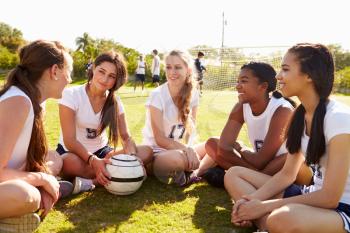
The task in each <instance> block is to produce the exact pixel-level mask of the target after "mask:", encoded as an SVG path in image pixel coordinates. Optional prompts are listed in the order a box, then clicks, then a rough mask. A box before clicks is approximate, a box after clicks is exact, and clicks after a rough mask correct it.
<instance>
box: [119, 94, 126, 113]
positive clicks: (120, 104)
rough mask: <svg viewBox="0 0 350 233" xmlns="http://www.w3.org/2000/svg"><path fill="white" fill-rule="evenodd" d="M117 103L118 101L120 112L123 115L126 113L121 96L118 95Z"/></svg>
mask: <svg viewBox="0 0 350 233" xmlns="http://www.w3.org/2000/svg"><path fill="white" fill-rule="evenodd" d="M117 103H118V114H119V115H122V114H123V113H125V108H124V104H123V102H122V100H121V99H120V97H119V96H117Z"/></svg>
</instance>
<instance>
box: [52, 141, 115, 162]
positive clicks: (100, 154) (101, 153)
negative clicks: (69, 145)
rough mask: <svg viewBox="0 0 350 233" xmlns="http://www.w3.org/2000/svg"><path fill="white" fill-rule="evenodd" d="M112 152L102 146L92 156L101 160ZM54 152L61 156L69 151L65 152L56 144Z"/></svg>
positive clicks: (109, 148) (110, 149) (107, 147)
mask: <svg viewBox="0 0 350 233" xmlns="http://www.w3.org/2000/svg"><path fill="white" fill-rule="evenodd" d="M112 150H113V148H111V147H109V146H104V147H102V148H101V149H98V150H97V151H95V152H94V153H93V154H94V155H96V156H97V157H99V158H100V159H103V158H104V157H106V155H107V154H108V153H109V152H111V151H112ZM56 151H57V153H58V154H59V155H63V154H65V153H67V152H69V151H66V150H65V149H64V147H63V146H62V145H61V144H60V143H58V144H57V148H56Z"/></svg>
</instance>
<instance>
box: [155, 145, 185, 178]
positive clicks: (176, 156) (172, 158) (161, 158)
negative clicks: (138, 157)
mask: <svg viewBox="0 0 350 233" xmlns="http://www.w3.org/2000/svg"><path fill="white" fill-rule="evenodd" d="M185 156H186V155H184V153H183V152H182V151H181V150H167V151H162V152H159V153H157V154H156V156H155V158H154V162H153V173H154V175H155V176H156V177H157V178H158V179H159V180H160V181H162V182H165V183H168V182H169V180H168V179H169V177H174V176H176V175H175V174H181V173H183V172H184V171H187V170H188V167H187V161H186V157H185Z"/></svg>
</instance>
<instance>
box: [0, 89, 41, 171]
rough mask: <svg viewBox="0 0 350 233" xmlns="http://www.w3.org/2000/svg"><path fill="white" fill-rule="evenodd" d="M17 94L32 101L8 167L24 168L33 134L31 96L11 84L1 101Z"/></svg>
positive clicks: (0, 98)
mask: <svg viewBox="0 0 350 233" xmlns="http://www.w3.org/2000/svg"><path fill="white" fill-rule="evenodd" d="M15 96H23V97H25V98H26V99H27V100H28V101H29V102H30V110H29V113H28V116H27V119H26V121H25V123H24V126H23V128H22V130H21V132H20V134H19V137H18V138H17V141H16V144H15V146H14V148H13V150H12V154H11V156H10V159H9V161H8V162H7V165H6V167H8V168H13V169H19V168H23V167H24V165H25V164H26V159H27V153H28V147H29V142H30V138H31V136H32V129H33V121H34V110H33V106H32V101H31V100H30V98H29V97H28V96H27V95H26V94H25V93H24V92H23V91H22V90H21V89H19V88H18V87H16V86H11V87H10V89H8V90H7V91H6V92H5V93H4V94H3V95H2V96H0V102H2V101H4V100H6V99H8V98H11V97H15Z"/></svg>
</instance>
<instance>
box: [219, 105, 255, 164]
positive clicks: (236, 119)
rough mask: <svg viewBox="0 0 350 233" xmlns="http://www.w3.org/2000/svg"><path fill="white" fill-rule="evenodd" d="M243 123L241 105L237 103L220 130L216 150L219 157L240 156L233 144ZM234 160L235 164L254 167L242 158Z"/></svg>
mask: <svg viewBox="0 0 350 233" xmlns="http://www.w3.org/2000/svg"><path fill="white" fill-rule="evenodd" d="M243 123H244V118H243V105H242V104H241V103H237V104H236V105H235V106H234V107H233V109H232V111H231V113H230V116H229V118H228V120H227V122H226V125H225V127H224V129H223V130H222V133H221V136H220V140H219V147H218V151H217V154H218V155H219V157H232V156H236V157H241V156H240V155H239V154H238V152H237V151H236V147H235V145H236V140H237V138H238V134H239V132H240V130H241V128H242V125H243ZM236 162H237V166H243V167H248V168H253V169H254V167H253V166H252V165H250V164H249V163H248V162H246V161H245V160H243V159H237V161H236Z"/></svg>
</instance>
